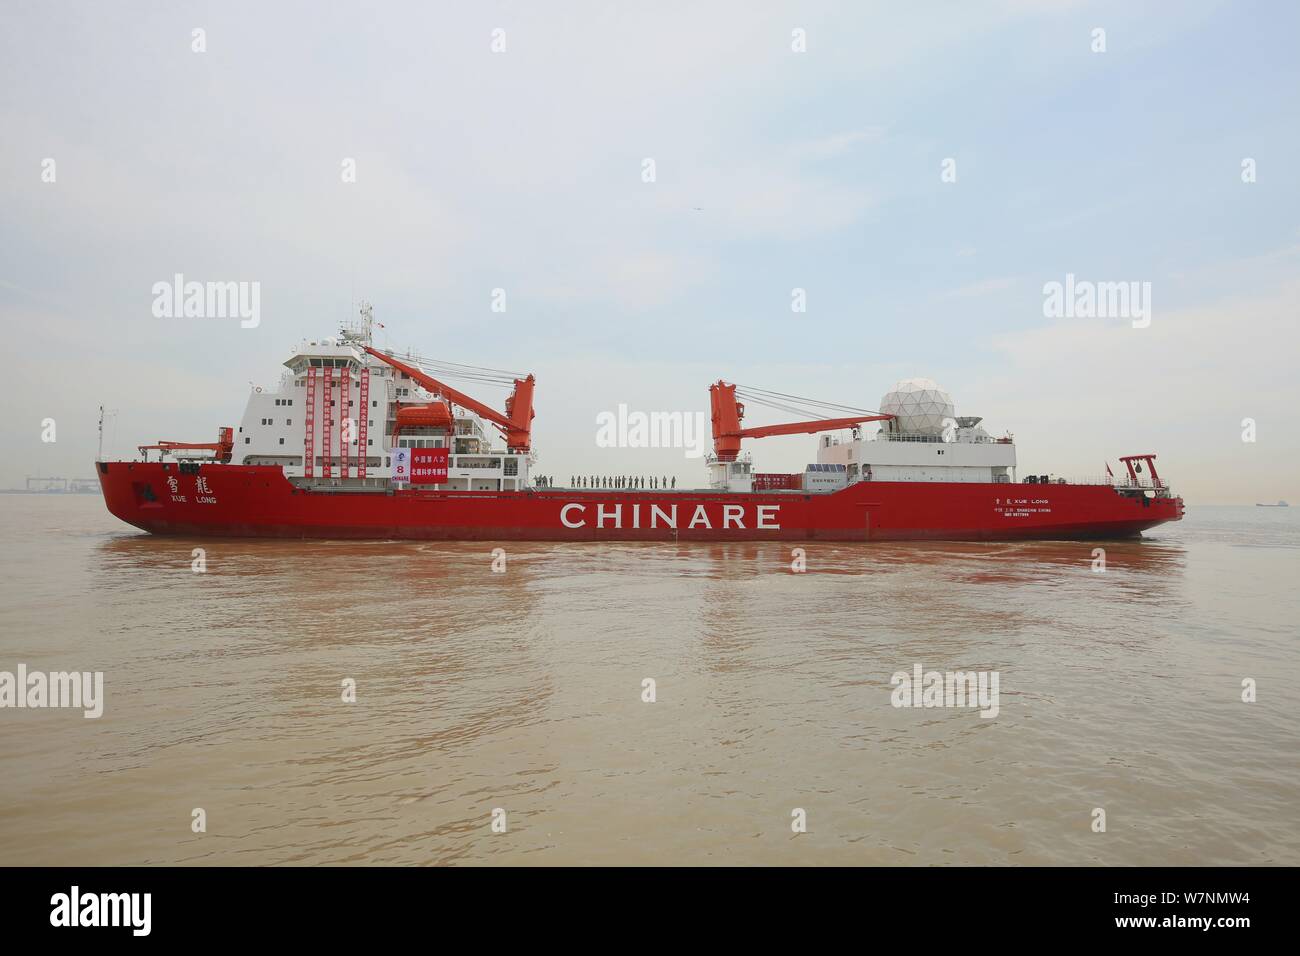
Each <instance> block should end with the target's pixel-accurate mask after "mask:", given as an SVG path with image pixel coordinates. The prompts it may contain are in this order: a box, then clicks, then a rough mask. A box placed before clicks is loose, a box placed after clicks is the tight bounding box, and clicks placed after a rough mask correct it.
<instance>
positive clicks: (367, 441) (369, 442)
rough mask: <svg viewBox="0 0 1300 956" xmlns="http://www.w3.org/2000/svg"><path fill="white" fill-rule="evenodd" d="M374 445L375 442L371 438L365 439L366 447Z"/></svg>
mask: <svg viewBox="0 0 1300 956" xmlns="http://www.w3.org/2000/svg"><path fill="white" fill-rule="evenodd" d="M374 443H375V440H374V439H373V438H367V439H366V444H367V445H373V444H374Z"/></svg>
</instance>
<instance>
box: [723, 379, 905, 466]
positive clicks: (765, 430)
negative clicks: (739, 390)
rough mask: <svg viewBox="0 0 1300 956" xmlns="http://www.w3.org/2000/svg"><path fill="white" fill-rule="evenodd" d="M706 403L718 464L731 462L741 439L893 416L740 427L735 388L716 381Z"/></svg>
mask: <svg viewBox="0 0 1300 956" xmlns="http://www.w3.org/2000/svg"><path fill="white" fill-rule="evenodd" d="M709 404H710V406H711V407H712V410H713V453H714V454H715V455H717V457H718V461H735V460H736V456H737V455H739V454H740V440H741V439H742V438H766V437H768V436H771V435H812V434H815V433H817V432H828V431H834V430H835V429H837V428H851V427H853V426H854V425H861V424H864V423H865V422H884V421H889V420H890V419H891V418H893V417H894V416H893V415H858V416H853V417H849V418H820V419H818V420H816V421H811V422H787V423H785V424H783V425H759V426H757V427H754V428H741V427H740V423H741V421H742V419H744V417H745V406H744V405H742V404H741V403H740V402H738V401H736V386H735V385H732V384H730V383H728V382H724V381H722V380H721V379H719V380H718V381H717V382H715V383H714V384H712V385H710V386H709Z"/></svg>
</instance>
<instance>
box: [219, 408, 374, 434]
mask: <svg viewBox="0 0 1300 956" xmlns="http://www.w3.org/2000/svg"><path fill="white" fill-rule="evenodd" d="M330 404H331V405H332V404H334V403H333V402H331V403H330ZM284 423H285V424H286V425H292V424H293V419H292V418H286V419H285V420H284ZM262 424H263V425H274V424H275V419H274V418H263V419H262ZM333 424H334V419H332V418H327V419H325V425H326V427H329V426H331V425H333ZM366 427H367V428H374V427H375V420H374V419H373V418H367V419H366ZM239 430H240V431H241V432H242V431H243V430H244V429H243V428H242V427H241V428H240V429H239Z"/></svg>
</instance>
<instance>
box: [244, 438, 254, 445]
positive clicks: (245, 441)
mask: <svg viewBox="0 0 1300 956" xmlns="http://www.w3.org/2000/svg"><path fill="white" fill-rule="evenodd" d="M252 441H253V439H251V438H245V439H244V444H245V445H247V444H250V443H251V442H252Z"/></svg>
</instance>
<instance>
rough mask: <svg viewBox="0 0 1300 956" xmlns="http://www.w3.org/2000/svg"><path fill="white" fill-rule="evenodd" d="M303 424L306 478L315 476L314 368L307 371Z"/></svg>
mask: <svg viewBox="0 0 1300 956" xmlns="http://www.w3.org/2000/svg"><path fill="white" fill-rule="evenodd" d="M303 424H304V425H305V426H306V429H307V430H306V432H305V433H304V434H303V436H302V473H303V476H304V477H306V478H311V477H313V476H314V475H315V474H316V368H315V366H313V367H311V368H309V369H307V403H306V408H305V409H304V415H303Z"/></svg>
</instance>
